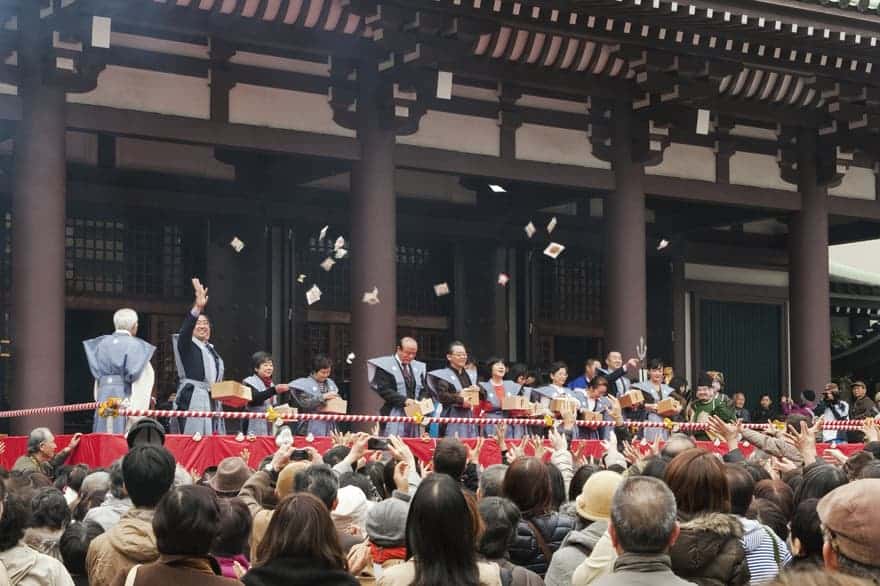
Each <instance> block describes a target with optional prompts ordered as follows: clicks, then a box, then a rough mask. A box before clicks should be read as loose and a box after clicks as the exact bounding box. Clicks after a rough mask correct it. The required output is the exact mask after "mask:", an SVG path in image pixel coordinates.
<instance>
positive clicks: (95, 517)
mask: <svg viewBox="0 0 880 586" xmlns="http://www.w3.org/2000/svg"><path fill="white" fill-rule="evenodd" d="M133 506H134V505H132V504H131V499H130V498H128V497H125V498H122V499H120V498H116V497H115V496H113V495H107V498H106V499H105V500H104V503H103V504H101V506H98V507H95V508H94V509H89V512H88V513H86V516H85V518H83V523H85V522H86V521H94V522H95V523H97V524H98V525H100V526H101V527H103V528H104V531H110V529H112V528H113V527H114V526H115V525H116V524H117V523H119V520H120V519H121V518H122V515H124V514H126V513H127V512H128V510H129V509H130V508H132V507H133Z"/></svg>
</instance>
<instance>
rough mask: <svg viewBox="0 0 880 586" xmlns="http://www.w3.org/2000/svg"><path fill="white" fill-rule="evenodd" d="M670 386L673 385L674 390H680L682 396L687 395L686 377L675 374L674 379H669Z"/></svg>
mask: <svg viewBox="0 0 880 586" xmlns="http://www.w3.org/2000/svg"><path fill="white" fill-rule="evenodd" d="M669 386H670V387H672V390H673V391H676V392H678V393H679V394H680V395H681V396H683V397H684V396H687V391H688V382H687V379H686V378H684V377H681V376H674V377H672V380H670V381H669Z"/></svg>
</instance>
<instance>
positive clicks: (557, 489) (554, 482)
mask: <svg viewBox="0 0 880 586" xmlns="http://www.w3.org/2000/svg"><path fill="white" fill-rule="evenodd" d="M544 465H545V466H547V473H548V474H549V475H550V494H551V495H552V498H551V501H550V508H551V509H553V510H554V511H558V510H559V507H561V506H562V505H563V504H564V503H565V479H564V478H563V477H562V472H561V471H560V470H559V468H557V467H556V465H555V464H553V463H551V462H547V463H545V464H544Z"/></svg>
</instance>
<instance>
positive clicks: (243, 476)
mask: <svg viewBox="0 0 880 586" xmlns="http://www.w3.org/2000/svg"><path fill="white" fill-rule="evenodd" d="M250 477H251V471H250V469H249V468H248V465H247V462H245V461H244V460H243V459H242V458H241V457H240V456H230V457H228V458H223V459H222V460H220V464H219V465H218V466H217V474H215V475H214V477H213V478H212V479H211V480H209V481H208V486H210V487H211V488H213V489H214V490H215V491H216V492H217V493H218V494H223V495H229V494H238V491H240V490H241V487H242V486H244V483H245V482H247V479H248V478H250Z"/></svg>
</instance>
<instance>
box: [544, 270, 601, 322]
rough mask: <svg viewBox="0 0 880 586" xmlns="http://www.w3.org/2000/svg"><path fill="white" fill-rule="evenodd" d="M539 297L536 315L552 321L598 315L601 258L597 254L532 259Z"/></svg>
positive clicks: (590, 318) (594, 319) (594, 318)
mask: <svg viewBox="0 0 880 586" xmlns="http://www.w3.org/2000/svg"><path fill="white" fill-rule="evenodd" d="M536 269H537V272H538V286H539V291H540V297H539V301H538V315H539V316H540V318H541V319H545V320H554V321H587V322H590V321H592V322H598V321H601V319H602V259H601V258H599V257H598V256H597V257H589V256H588V257H578V258H563V257H560V258H557V259H556V260H551V259H545V258H543V257H540V258H538V259H537V260H536Z"/></svg>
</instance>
